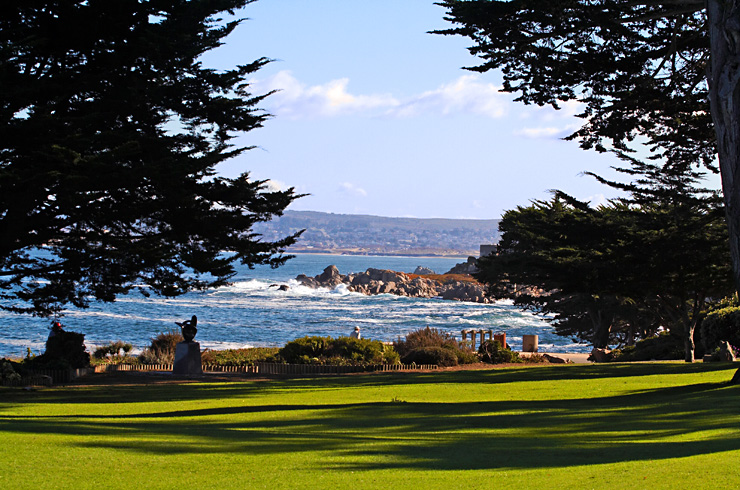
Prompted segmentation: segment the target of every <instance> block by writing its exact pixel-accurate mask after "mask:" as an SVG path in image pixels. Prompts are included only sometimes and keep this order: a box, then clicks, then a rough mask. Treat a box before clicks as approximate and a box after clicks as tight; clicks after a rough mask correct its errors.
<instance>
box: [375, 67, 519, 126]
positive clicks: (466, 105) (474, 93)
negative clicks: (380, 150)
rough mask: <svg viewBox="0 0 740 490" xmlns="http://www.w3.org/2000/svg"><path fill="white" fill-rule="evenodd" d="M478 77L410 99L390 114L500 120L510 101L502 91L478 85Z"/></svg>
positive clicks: (456, 82)
mask: <svg viewBox="0 0 740 490" xmlns="http://www.w3.org/2000/svg"><path fill="white" fill-rule="evenodd" d="M479 78H480V77H479V76H478V75H464V76H462V77H460V78H458V79H457V80H455V81H454V82H452V83H448V84H445V85H442V86H440V87H439V88H437V89H435V90H430V91H427V92H424V93H422V94H421V95H418V96H414V97H411V98H410V99H409V100H407V101H404V102H402V103H401V104H399V106H398V107H396V108H393V109H392V110H391V111H389V114H390V115H395V116H407V117H408V116H418V115H423V114H430V113H431V114H442V115H454V114H460V113H466V114H476V115H481V116H487V117H491V118H500V117H503V116H504V115H506V113H507V104H508V97H507V96H504V95H502V94H501V92H499V90H500V87H497V86H496V85H494V84H492V83H484V82H481V81H479Z"/></svg>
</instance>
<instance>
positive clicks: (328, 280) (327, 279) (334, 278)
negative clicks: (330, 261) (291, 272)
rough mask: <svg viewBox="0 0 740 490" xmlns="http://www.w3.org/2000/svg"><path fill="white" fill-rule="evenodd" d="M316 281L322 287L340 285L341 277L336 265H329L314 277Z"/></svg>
mask: <svg viewBox="0 0 740 490" xmlns="http://www.w3.org/2000/svg"><path fill="white" fill-rule="evenodd" d="M316 280H317V281H318V282H320V283H321V284H322V285H326V286H330V287H333V286H337V285H339V284H342V275H341V274H340V273H339V269H337V266H336V265H330V266H329V267H327V268H326V269H324V272H322V273H321V274H319V275H318V276H316Z"/></svg>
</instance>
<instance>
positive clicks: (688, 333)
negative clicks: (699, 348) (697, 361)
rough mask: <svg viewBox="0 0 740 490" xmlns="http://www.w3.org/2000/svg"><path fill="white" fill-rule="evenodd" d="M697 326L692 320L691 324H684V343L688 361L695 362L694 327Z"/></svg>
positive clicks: (685, 358)
mask: <svg viewBox="0 0 740 490" xmlns="http://www.w3.org/2000/svg"><path fill="white" fill-rule="evenodd" d="M695 328H696V323H694V322H692V323H691V324H688V323H687V324H685V325H684V329H683V332H684V338H683V345H684V354H685V357H684V360H685V361H686V362H694V347H695V346H694V329H695Z"/></svg>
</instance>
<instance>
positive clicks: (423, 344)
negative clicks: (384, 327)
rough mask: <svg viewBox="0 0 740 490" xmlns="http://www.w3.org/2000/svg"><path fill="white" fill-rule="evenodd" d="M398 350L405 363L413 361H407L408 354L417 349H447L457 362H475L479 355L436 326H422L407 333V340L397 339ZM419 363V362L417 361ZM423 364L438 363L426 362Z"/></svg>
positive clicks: (395, 343)
mask: <svg viewBox="0 0 740 490" xmlns="http://www.w3.org/2000/svg"><path fill="white" fill-rule="evenodd" d="M393 346H394V347H395V349H396V351H397V352H398V353H399V355H400V356H401V359H402V360H403V362H404V363H409V362H412V361H406V359H407V358H409V357H408V356H409V355H410V354H411V353H412V352H415V351H419V350H420V349H426V348H431V347H435V348H441V349H446V350H448V351H450V352H452V354H453V355H454V356H455V364H454V365H457V364H473V363H476V362H478V356H477V354H476V353H475V351H473V350H471V349H469V348H467V347H464V346H462V345H460V343H458V341H457V340H456V339H455V337H453V336H452V335H451V334H449V333H447V332H443V331H441V330H438V329H436V328H429V327H426V328H422V329H419V330H416V331H414V332H411V333H409V334H408V335H406V339H405V340H400V339H399V340H397V341H396V342H394V343H393ZM417 364H419V363H418V362H417ZM421 364H436V363H428V362H424V363H421Z"/></svg>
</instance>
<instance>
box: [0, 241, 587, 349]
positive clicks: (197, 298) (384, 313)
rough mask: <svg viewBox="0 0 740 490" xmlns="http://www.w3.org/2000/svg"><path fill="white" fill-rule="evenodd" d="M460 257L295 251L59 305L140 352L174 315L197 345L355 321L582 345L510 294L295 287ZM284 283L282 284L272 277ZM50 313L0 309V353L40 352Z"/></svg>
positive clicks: (387, 328) (231, 343)
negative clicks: (183, 280)
mask: <svg viewBox="0 0 740 490" xmlns="http://www.w3.org/2000/svg"><path fill="white" fill-rule="evenodd" d="M461 261H462V260H460V259H449V258H420V257H380V256H350V255H316V254H300V255H297V256H296V257H295V258H294V259H291V260H289V261H288V262H287V263H286V265H284V266H282V267H280V268H278V269H271V268H269V267H261V266H260V267H255V269H252V270H250V269H249V268H247V267H242V266H239V268H238V274H237V276H236V277H235V278H234V280H233V284H232V285H231V286H227V287H223V288H220V289H216V290H211V291H206V292H195V293H189V294H185V295H183V296H180V297H177V298H158V297H150V298H145V297H143V296H141V295H140V294H138V293H136V292H132V293H130V294H129V295H127V296H123V297H121V298H119V299H118V300H117V301H116V302H115V303H93V304H92V305H91V307H90V308H87V309H84V310H80V309H71V310H69V311H67V312H66V313H65V315H64V317H62V318H61V322H62V323H63V324H64V326H65V329H67V330H72V331H75V332H80V333H83V334H85V343H86V345H87V346H88V350H90V351H92V350H93V349H94V347H95V346H99V345H105V344H107V343H108V342H110V341H115V340H123V341H125V342H129V343H131V344H133V345H134V347H135V349H136V350H137V351H138V350H141V349H143V348H144V347H146V346H148V345H149V343H150V340H151V338H152V337H155V336H156V335H157V334H158V333H160V332H165V331H169V330H173V329H178V327H177V326H176V325H175V321H183V320H187V319H189V318H190V317H191V316H192V315H197V316H198V334H197V336H196V338H195V340H196V341H197V342H200V344H201V348H210V349H226V348H240V347H266V346H282V345H284V344H285V343H286V342H288V341H290V340H293V339H295V338H298V337H303V336H305V335H321V336H332V337H337V336H342V335H349V333H350V332H351V331H352V330H353V329H354V327H355V326H359V327H360V329H361V333H362V336H363V337H364V338H372V339H377V340H382V341H393V340H396V339H397V338H399V337H403V336H404V335H406V334H407V333H409V332H411V331H414V330H417V329H420V328H424V327H426V326H429V327H432V328H438V329H440V330H443V331H446V332H450V333H452V334H454V335H455V336H456V337H457V338H458V339H459V338H460V332H461V330H463V329H471V328H475V329H484V330H488V329H493V330H494V332H506V334H507V342H508V343H509V344H510V345H511V346H512V348H513V349H520V348H521V344H522V335H526V334H536V335H539V345H540V350H541V351H556V352H588V351H589V348H588V346H586V345H583V344H575V343H573V342H572V341H571V339H569V338H564V337H560V336H557V335H555V334H554V332H553V328H552V326H551V325H550V324H549V323H547V322H546V321H545V320H544V319H542V318H541V317H539V316H537V315H534V314H533V313H531V312H525V311H521V310H520V309H518V308H516V307H514V306H513V305H512V304H511V303H510V302H498V303H495V304H488V305H486V304H477V303H462V302H458V301H446V300H442V299H436V298H431V299H424V298H405V297H399V296H393V295H389V294H383V295H378V296H365V295H362V294H359V293H352V292H349V291H348V290H347V288H346V286H343V285H340V286H338V287H337V288H335V289H332V290H329V289H318V290H317V289H310V288H306V287H304V286H301V285H299V284H298V283H297V282H296V281H295V277H296V276H297V275H299V274H306V275H308V276H315V275H317V274H320V273H321V272H322V271H323V270H324V269H325V268H326V267H327V266H329V265H332V264H333V265H336V266H337V268H338V269H339V272H340V273H342V274H348V273H350V272H362V271H365V270H367V269H368V268H370V267H374V268H378V269H391V270H395V271H400V272H413V271H414V269H416V267H417V266H423V267H428V268H430V269H432V270H434V271H435V272H437V273H444V272H447V271H448V270H449V269H450V268H451V267H452V266H453V265H455V264H456V263H458V262H461ZM275 284H278V285H282V284H286V285H288V286H289V289H288V290H287V291H280V290H278V288H277V287H275V286H274V285H275ZM50 323H51V322H50V320H49V319H44V318H34V317H31V316H27V315H16V314H10V313H5V312H0V357H6V356H11V357H22V356H25V355H26V353H27V349H28V348H30V349H31V351H32V352H33V353H34V354H40V353H41V352H43V349H44V343H45V342H46V338H47V336H48V333H49V327H50Z"/></svg>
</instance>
